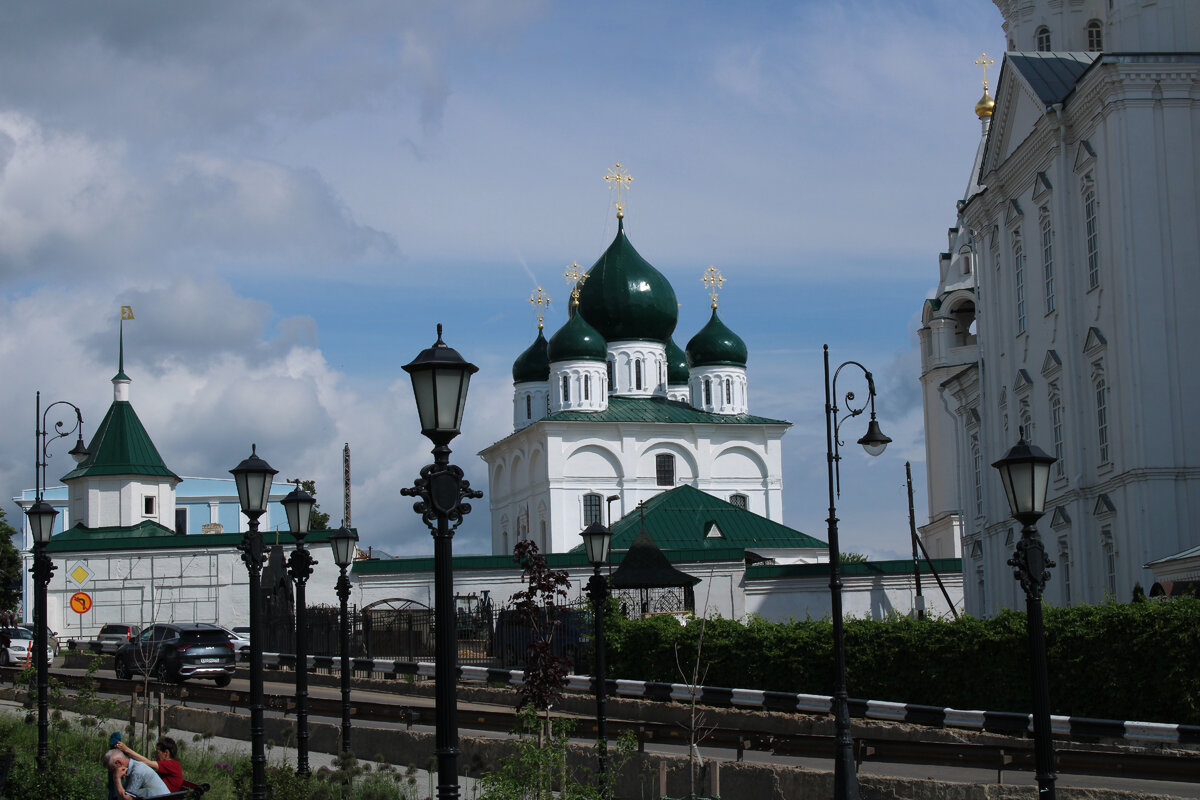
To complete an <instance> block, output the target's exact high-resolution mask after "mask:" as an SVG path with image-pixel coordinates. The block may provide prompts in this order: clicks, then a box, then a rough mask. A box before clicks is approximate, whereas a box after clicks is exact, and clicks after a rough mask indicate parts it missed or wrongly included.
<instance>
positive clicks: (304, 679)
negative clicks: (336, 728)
mask: <svg viewBox="0 0 1200 800" xmlns="http://www.w3.org/2000/svg"><path fill="white" fill-rule="evenodd" d="M281 502H282V503H283V508H284V510H285V511H286V512H287V518H288V530H290V531H291V532H292V536H294V537H296V549H295V550H293V551H292V555H291V557H290V558H289V559H288V572H289V573H290V574H291V576H292V580H294V581H295V582H296V772H297V773H298V774H300V775H309V774H311V770H310V769H309V768H308V604H307V602H306V601H305V599H304V587H305V585H306V584H307V583H308V579H309V576H311V575H312V573H313V565H314V564H316V563H317V562H316V560H315V559H314V558H313V557H312V553H310V552H309V551H308V550H306V549H305V547H304V537H305V536H307V535H308V527H309V521H310V520H309V516H310V515H311V514H312V510H313V506H315V505H316V504H317V501H316V500H315V499H314V498H313V496H312V495H311V494H309V493H308V492H306V491H304V490H303V489H301V488H300V481H296V488H295V489H292V491H290V492H288V494H287V496H286V497H284V498H283V500H282V501H281Z"/></svg>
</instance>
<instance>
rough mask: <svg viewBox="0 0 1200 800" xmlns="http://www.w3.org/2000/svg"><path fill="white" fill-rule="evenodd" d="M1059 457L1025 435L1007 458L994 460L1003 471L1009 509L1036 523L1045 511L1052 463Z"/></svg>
mask: <svg viewBox="0 0 1200 800" xmlns="http://www.w3.org/2000/svg"><path fill="white" fill-rule="evenodd" d="M1056 460H1057V459H1055V458H1054V456H1051V455H1048V454H1046V452H1045V451H1043V450H1042V449H1041V448H1040V447H1038V446H1036V445H1031V444H1028V443H1027V442H1026V441H1025V439H1024V438H1023V437H1022V438H1021V440H1020V441H1018V442H1017V443H1016V444H1015V445H1014V446H1013V448H1012V449H1011V450H1009V451H1008V453H1007V454H1006V455H1005V456H1004V458H1002V459H1000V460H999V461H996V462H995V463H993V464H992V466H993V467H995V468H996V469H997V470H999V472H1000V481H1001V482H1002V483H1003V484H1004V495H1005V497H1007V498H1008V508H1009V511H1010V512H1011V513H1012V516H1013V517H1015V518H1016V519H1017V520H1018V521H1020V522H1022V523H1032V522H1034V521H1036V520H1037V519H1038V517H1040V516H1042V514H1044V513H1045V511H1046V487H1047V486H1048V485H1049V483H1050V465H1051V464H1053V463H1054V462H1055V461H1056Z"/></svg>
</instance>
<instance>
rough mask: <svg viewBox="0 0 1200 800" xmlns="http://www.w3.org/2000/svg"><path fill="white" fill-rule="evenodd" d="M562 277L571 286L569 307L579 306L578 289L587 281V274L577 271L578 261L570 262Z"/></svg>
mask: <svg viewBox="0 0 1200 800" xmlns="http://www.w3.org/2000/svg"><path fill="white" fill-rule="evenodd" d="M563 277H564V278H566V279H567V281H568V282H570V284H571V305H573V306H577V305H579V289H580V288H581V287H582V286H583V282H584V281H586V280H587V273H586V272H580V271H579V262H578V261H572V262H571V263H570V264H568V265H567V271H566V272H564V273H563Z"/></svg>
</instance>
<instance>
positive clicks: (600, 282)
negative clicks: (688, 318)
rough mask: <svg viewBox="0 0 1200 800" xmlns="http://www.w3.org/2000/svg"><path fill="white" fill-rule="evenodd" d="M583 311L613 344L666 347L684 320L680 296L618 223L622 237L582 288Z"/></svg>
mask: <svg viewBox="0 0 1200 800" xmlns="http://www.w3.org/2000/svg"><path fill="white" fill-rule="evenodd" d="M579 307H580V308H581V309H583V313H584V316H586V317H587V320H588V322H590V323H591V324H592V325H593V326H595V328H596V330H597V331H599V332H600V335H601V336H602V337H604V339H605V341H608V342H619V341H623V340H626V339H641V340H652V341H659V342H664V343H665V342H666V341H667V339H669V338H671V333H672V332H673V331H674V330H675V323H676V322H677V321H678V319H679V303H678V301H677V300H676V299H675V290H674V289H673V288H671V283H670V281H668V280H667V279H666V277H665V276H664V275H663V274H662V273H661V272H659V271H658V270H656V269H655V268H654V267H653V266H651V264H650V262H648V261H647V260H646V259H644V258H642V256H641V254H640V253H638V251H637V250H635V249H634V248H633V245H632V244H630V242H629V237H628V236H626V235H625V221H624V219H621V218H618V220H617V235H616V237H615V238H614V239H613V241H612V244H610V245H609V246H608V249H607V250H605V251H604V254H603V255H602V256H600V258H599V259H598V260H597V261H596V263H595V264H593V265H592V268H591V269H589V270H588V272H587V280H586V281H584V283H583V285H582V286H580V287H579Z"/></svg>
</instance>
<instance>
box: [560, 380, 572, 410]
mask: <svg viewBox="0 0 1200 800" xmlns="http://www.w3.org/2000/svg"><path fill="white" fill-rule="evenodd" d="M562 401H563V402H564V403H569V402H571V377H570V376H569V375H563V376H562Z"/></svg>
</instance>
